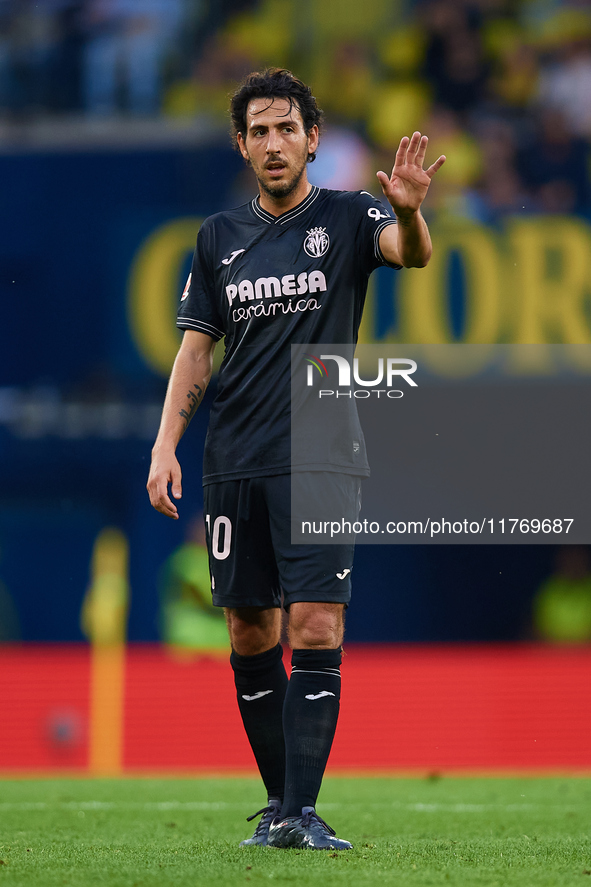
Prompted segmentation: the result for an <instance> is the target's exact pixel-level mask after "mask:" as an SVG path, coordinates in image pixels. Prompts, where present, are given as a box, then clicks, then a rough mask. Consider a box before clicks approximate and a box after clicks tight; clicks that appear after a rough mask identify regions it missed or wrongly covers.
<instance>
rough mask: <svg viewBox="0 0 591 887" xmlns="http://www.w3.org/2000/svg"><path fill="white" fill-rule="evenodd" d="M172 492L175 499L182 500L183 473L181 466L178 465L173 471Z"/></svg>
mask: <svg viewBox="0 0 591 887" xmlns="http://www.w3.org/2000/svg"><path fill="white" fill-rule="evenodd" d="M170 479H171V481H172V485H171V490H172V495H173V496H174V498H175V499H180V498H181V497H182V495H183V487H182V484H181V479H182V473H181V467H180V465H178V463H177V465H176V466H175V467H174V468H173V469H172V471H171V478H170Z"/></svg>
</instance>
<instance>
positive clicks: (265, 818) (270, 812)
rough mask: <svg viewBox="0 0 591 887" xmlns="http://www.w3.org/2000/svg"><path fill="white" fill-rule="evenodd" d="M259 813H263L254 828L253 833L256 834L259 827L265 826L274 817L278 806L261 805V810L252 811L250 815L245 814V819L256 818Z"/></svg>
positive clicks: (277, 811)
mask: <svg viewBox="0 0 591 887" xmlns="http://www.w3.org/2000/svg"><path fill="white" fill-rule="evenodd" d="M261 813H262V814H263V815H262V818H261V821H260V822H259V824H258V825H257V827H256V828H255V830H254V833H255V835H258V833H259V830H260V829H261V827H262V828H265V827H266V826H267V825H268V824H269V821H270V820H271V819H274V818H275V816H276V814H277V813H279V807H270V806H267V807H263V808H262V810H257V812H256V813H253V814H252V816H247V817H246V821H247V822H251V820H253V819H256V817H257V816H260V815H261Z"/></svg>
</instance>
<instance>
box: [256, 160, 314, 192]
mask: <svg viewBox="0 0 591 887" xmlns="http://www.w3.org/2000/svg"><path fill="white" fill-rule="evenodd" d="M307 162H308V152H307V150H306V155H305V158H304V159H303V160H302V164H301V166H300V167H299V169H296V171H295V172H294V173H293V175H292V177H291V179H289V181H283V182H275V181H273V180H272V179H271V180H270V181H265V180H263V178H262V176H260V175H259V174H258V173H257V172H256V170H255V175H256V177H257V181H258V183H259V185H260V187H261V190H262V191H264V192H265V194H267V196H268V197H272V198H274V199H275V200H277V199H279V200H281V199H283V198H284V197H289V195H290V194H292V193H293V192H294V191H295V190H296V188H297V187H298V185H299V184H300V182H301V180H302V176H303V175H304V172H305V171H306V164H307Z"/></svg>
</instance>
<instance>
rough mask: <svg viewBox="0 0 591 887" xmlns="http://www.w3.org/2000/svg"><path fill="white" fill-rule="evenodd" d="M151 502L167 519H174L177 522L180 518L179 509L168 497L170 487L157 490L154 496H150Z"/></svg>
mask: <svg viewBox="0 0 591 887" xmlns="http://www.w3.org/2000/svg"><path fill="white" fill-rule="evenodd" d="M150 501H151V503H152V505H153V507H154V508H155V509H156V511H159V512H160V514H165V515H166V517H172V518H174V519H175V520H176V519H177V518H178V516H179V515H178V510H177V507H176V505H175V504H174V502H173V501H172V500H171V499H170V498H169V496H168V485H166V486H165V487H164V488H161V489H160V490H155V491H154V494H153V495H150Z"/></svg>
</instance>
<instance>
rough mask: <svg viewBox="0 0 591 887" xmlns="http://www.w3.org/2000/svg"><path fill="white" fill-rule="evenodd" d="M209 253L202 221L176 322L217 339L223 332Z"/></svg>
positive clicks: (207, 235)
mask: <svg viewBox="0 0 591 887" xmlns="http://www.w3.org/2000/svg"><path fill="white" fill-rule="evenodd" d="M211 255H212V251H211V243H210V232H209V227H208V224H207V222H204V223H203V225H202V226H201V229H200V231H199V234H198V235H197V244H196V246H195V252H194V254H193V265H192V267H191V273H190V274H189V279H188V280H187V283H186V285H185V289H184V291H183V295H182V297H181V304H180V307H179V310H178V315H177V323H176V325H177V326H178V327H179V328H180V329H183V330H196V331H197V332H199V333H205V334H206V335H207V336H211V338H212V339H214V340H215V341H216V342H219V340H220V339H221V338H223V336H225V334H226V331H225V329H224V321H223V319H222V318H221V316H220V312H219V310H218V307H217V305H216V301H215V295H216V294H215V286H214V282H213V274H212V272H211V261H210V258H211Z"/></svg>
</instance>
